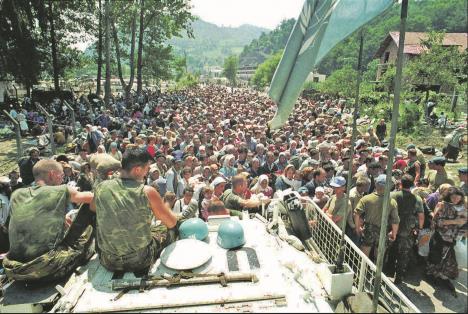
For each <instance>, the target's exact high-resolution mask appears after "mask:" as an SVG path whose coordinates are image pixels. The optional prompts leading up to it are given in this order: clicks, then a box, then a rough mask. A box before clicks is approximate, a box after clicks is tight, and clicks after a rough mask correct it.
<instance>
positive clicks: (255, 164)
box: [249, 158, 261, 178]
mask: <svg viewBox="0 0 468 314" xmlns="http://www.w3.org/2000/svg"><path fill="white" fill-rule="evenodd" d="M249 173H250V176H251V177H252V178H256V177H258V176H260V173H261V172H260V159H258V158H253V159H252V162H251V166H250V169H249Z"/></svg>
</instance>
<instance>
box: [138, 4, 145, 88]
mask: <svg viewBox="0 0 468 314" xmlns="http://www.w3.org/2000/svg"><path fill="white" fill-rule="evenodd" d="M144 6H145V0H141V2H140V36H139V37H138V61H137V94H138V95H141V91H142V90H143V81H142V73H141V72H142V71H141V70H142V67H143V32H144V29H145V28H144V24H143V23H144V12H145V11H144Z"/></svg>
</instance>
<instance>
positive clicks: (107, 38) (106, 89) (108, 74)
mask: <svg viewBox="0 0 468 314" xmlns="http://www.w3.org/2000/svg"><path fill="white" fill-rule="evenodd" d="M104 5H105V23H106V36H105V43H104V45H105V48H106V83H105V86H104V102H105V104H106V105H108V104H109V99H110V97H111V71H110V70H111V69H110V16H109V14H110V7H109V0H105V3H104Z"/></svg>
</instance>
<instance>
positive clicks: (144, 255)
mask: <svg viewBox="0 0 468 314" xmlns="http://www.w3.org/2000/svg"><path fill="white" fill-rule="evenodd" d="M151 236H152V241H151V243H150V245H148V246H147V247H145V248H143V249H140V250H138V251H135V252H133V253H131V254H128V255H124V256H119V255H114V254H112V253H109V252H103V251H99V261H100V262H101V265H103V266H104V267H105V268H107V269H108V270H110V271H125V272H140V271H146V270H148V269H149V267H151V265H153V264H154V262H156V260H157V259H158V257H159V255H160V254H161V252H162V250H163V249H164V248H165V247H166V246H168V245H169V244H170V243H171V242H172V241H173V240H175V239H171V237H170V236H169V231H168V230H167V227H166V226H164V225H159V226H154V227H151Z"/></svg>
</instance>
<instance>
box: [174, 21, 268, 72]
mask: <svg viewBox="0 0 468 314" xmlns="http://www.w3.org/2000/svg"><path fill="white" fill-rule="evenodd" d="M192 27H193V35H194V37H195V38H188V37H187V36H186V35H184V37H183V38H173V39H171V40H170V41H169V42H168V43H169V44H171V45H172V46H173V48H174V52H175V54H177V55H180V56H183V55H184V53H186V55H187V63H188V68H189V70H192V71H194V70H195V71H196V70H201V69H203V67H204V66H213V65H217V66H222V65H223V62H224V59H225V58H226V57H227V56H229V55H232V54H240V53H241V52H242V48H243V47H244V46H245V45H246V44H248V43H250V42H251V41H252V40H253V39H256V38H258V37H259V36H260V35H261V34H262V33H265V32H267V31H268V30H267V29H264V28H261V27H257V26H252V25H241V26H239V27H235V28H234V27H219V26H217V25H215V24H212V23H208V22H205V21H203V20H200V19H199V20H196V21H195V22H193V24H192Z"/></svg>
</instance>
